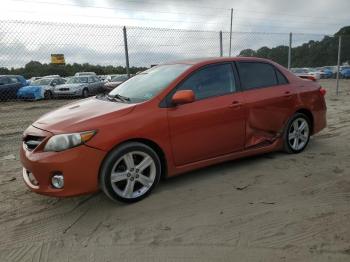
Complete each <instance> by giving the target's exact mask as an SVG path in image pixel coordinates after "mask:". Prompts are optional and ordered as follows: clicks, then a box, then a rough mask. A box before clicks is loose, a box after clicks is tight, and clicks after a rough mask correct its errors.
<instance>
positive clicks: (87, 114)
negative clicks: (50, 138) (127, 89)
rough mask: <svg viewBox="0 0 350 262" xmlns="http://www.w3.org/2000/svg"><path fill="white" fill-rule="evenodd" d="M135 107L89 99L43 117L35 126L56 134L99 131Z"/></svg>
mask: <svg viewBox="0 0 350 262" xmlns="http://www.w3.org/2000/svg"><path fill="white" fill-rule="evenodd" d="M134 107H135V104H127V103H118V102H110V101H105V100H100V99H97V98H88V99H84V100H80V101H78V102H74V103H71V104H68V105H66V106H63V107H61V108H59V109H56V110H54V111H52V112H49V113H47V114H45V115H43V116H42V117H40V118H39V119H38V120H37V121H35V122H34V123H33V126H34V127H37V128H39V129H43V130H46V131H49V132H52V133H54V134H60V133H68V132H81V131H88V130H97V129H98V128H99V126H102V125H105V124H106V123H107V122H108V121H111V120H112V121H115V120H116V119H117V118H118V117H122V116H124V115H126V114H128V113H130V112H131V111H132V109H133V108H134Z"/></svg>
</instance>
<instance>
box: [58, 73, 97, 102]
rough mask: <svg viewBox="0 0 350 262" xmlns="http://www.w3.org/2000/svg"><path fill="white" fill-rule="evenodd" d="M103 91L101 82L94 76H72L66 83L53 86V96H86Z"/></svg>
mask: <svg viewBox="0 0 350 262" xmlns="http://www.w3.org/2000/svg"><path fill="white" fill-rule="evenodd" d="M102 91H103V82H102V81H101V80H100V79H98V77H96V76H74V77H72V78H70V79H69V80H68V81H67V82H66V84H64V85H60V86H56V87H55V88H54V96H55V97H60V96H73V97H74V96H75V97H76V96H81V97H88V96H89V95H91V94H98V93H100V92H102Z"/></svg>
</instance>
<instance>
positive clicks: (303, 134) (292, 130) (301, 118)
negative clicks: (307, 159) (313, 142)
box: [283, 113, 311, 154]
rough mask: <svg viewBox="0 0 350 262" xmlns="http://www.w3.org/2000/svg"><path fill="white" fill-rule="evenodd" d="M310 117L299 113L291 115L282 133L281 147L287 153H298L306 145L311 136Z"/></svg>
mask: <svg viewBox="0 0 350 262" xmlns="http://www.w3.org/2000/svg"><path fill="white" fill-rule="evenodd" d="M310 123H311V122H310V119H309V118H308V117H307V116H306V115H304V114H301V113H297V114H295V115H293V116H292V117H291V118H290V119H289V121H288V123H287V125H286V129H285V131H284V134H283V140H284V141H283V148H284V151H285V152H287V153H288V154H298V153H301V152H302V151H304V149H305V148H306V147H307V145H308V143H309V141H310V136H311V124H310Z"/></svg>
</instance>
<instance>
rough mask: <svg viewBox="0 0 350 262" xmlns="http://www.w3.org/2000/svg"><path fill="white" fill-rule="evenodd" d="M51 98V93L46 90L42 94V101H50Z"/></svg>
mask: <svg viewBox="0 0 350 262" xmlns="http://www.w3.org/2000/svg"><path fill="white" fill-rule="evenodd" d="M52 98H53V95H52V92H51V91H49V90H46V91H45V92H44V99H52Z"/></svg>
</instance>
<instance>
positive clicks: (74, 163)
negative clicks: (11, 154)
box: [20, 143, 106, 197]
mask: <svg viewBox="0 0 350 262" xmlns="http://www.w3.org/2000/svg"><path fill="white" fill-rule="evenodd" d="M39 148H40V146H39V147H38V150H36V149H35V150H33V151H30V150H28V149H27V148H26V146H25V144H24V143H23V145H22V147H21V149H20V159H21V162H22V165H23V168H24V170H23V179H24V182H25V184H26V185H27V186H28V187H29V189H30V190H31V191H33V192H36V193H38V194H43V195H49V196H56V197H67V196H76V195H82V194H88V193H93V192H96V191H98V190H99V185H98V174H99V169H100V165H101V163H102V161H103V158H104V157H105V155H106V152H104V151H101V150H98V149H95V148H91V147H88V146H86V145H81V146H78V147H74V148H71V149H68V150H65V151H62V152H44V151H42V150H40V149H39ZM57 172H60V173H62V174H63V175H64V187H63V188H62V189H55V188H54V187H53V186H52V185H51V178H52V176H53V175H54V174H55V173H57ZM29 174H31V175H32V176H34V178H35V180H36V181H37V183H35V184H33V183H32V182H31V180H30V179H29V176H28V175H29Z"/></svg>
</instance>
